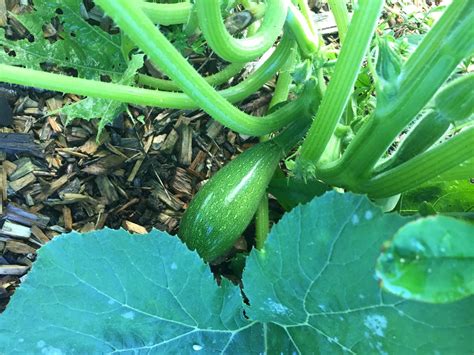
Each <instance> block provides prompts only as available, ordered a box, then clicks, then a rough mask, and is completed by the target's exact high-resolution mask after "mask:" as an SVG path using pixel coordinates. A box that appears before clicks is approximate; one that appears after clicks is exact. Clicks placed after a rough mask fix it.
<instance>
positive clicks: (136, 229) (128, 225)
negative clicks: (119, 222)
mask: <svg viewBox="0 0 474 355" xmlns="http://www.w3.org/2000/svg"><path fill="white" fill-rule="evenodd" d="M123 228H125V229H126V230H127V231H129V232H131V233H137V234H147V233H148V232H147V230H146V228H145V227H142V226H140V225H139V224H136V223H133V222H130V221H124V222H123Z"/></svg>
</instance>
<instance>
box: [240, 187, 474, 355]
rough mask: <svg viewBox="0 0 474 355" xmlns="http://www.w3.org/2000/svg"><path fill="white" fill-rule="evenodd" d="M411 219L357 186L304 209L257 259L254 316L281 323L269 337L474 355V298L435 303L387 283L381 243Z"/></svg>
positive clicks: (249, 277) (329, 350)
mask: <svg viewBox="0 0 474 355" xmlns="http://www.w3.org/2000/svg"><path fill="white" fill-rule="evenodd" d="M406 222H407V219H405V218H402V217H399V216H397V215H394V214H393V215H383V214H382V213H381V211H380V210H379V209H378V208H377V207H375V206H374V205H372V204H371V203H370V202H369V201H368V200H367V199H366V198H365V197H358V196H354V195H350V194H344V195H341V194H336V193H328V194H326V195H324V196H323V197H321V198H319V199H315V200H313V201H312V202H311V203H310V204H308V205H303V206H298V207H296V208H295V209H294V210H293V211H292V212H291V213H289V214H287V215H286V216H284V217H283V218H282V220H281V221H280V222H279V223H278V224H277V225H276V226H275V227H274V228H273V229H272V231H271V234H270V236H269V238H268V242H267V244H266V247H265V250H264V251H262V252H255V251H254V252H253V253H252V254H251V256H250V257H249V260H248V262H247V268H246V270H245V271H244V286H245V287H244V291H245V293H246V295H247V296H248V298H249V302H250V307H247V314H248V315H249V316H250V318H251V319H258V320H259V321H263V322H270V324H272V327H273V328H276V327H277V325H278V327H280V335H277V336H272V335H270V334H268V335H267V339H275V338H276V337H279V338H287V339H290V340H291V342H292V344H293V348H294V349H296V350H297V351H299V352H301V353H303V354H309V353H320V354H335V353H343V352H349V353H350V352H352V353H360V354H372V353H379V354H411V353H420V354H448V353H449V354H468V353H472V351H473V350H474V343H473V342H472V340H471V339H472V337H471V334H472V333H473V332H474V322H473V321H472V320H473V319H474V297H470V298H468V299H466V300H464V301H460V302H456V303H452V304H449V305H431V304H424V303H419V302H413V301H406V300H403V299H401V298H397V297H395V296H391V295H389V294H386V293H383V292H382V291H381V290H380V288H379V287H378V284H377V280H376V277H375V270H374V269H375V264H376V259H377V257H378V254H379V248H380V246H381V244H382V243H383V242H384V241H385V240H387V239H389V238H390V237H391V236H393V235H394V234H395V232H396V231H397V230H398V229H399V228H400V227H401V226H402V225H403V224H405V223H406ZM279 340H280V341H282V340H281V339H279ZM316 349H317V350H316ZM276 351H279V350H278V348H277V347H275V348H274V349H273V351H269V352H270V353H276ZM284 353H286V352H284Z"/></svg>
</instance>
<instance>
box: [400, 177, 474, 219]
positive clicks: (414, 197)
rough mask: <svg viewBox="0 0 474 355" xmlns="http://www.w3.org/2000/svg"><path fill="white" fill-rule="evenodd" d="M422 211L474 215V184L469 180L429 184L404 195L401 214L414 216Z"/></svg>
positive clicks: (401, 202)
mask: <svg viewBox="0 0 474 355" xmlns="http://www.w3.org/2000/svg"><path fill="white" fill-rule="evenodd" d="M420 209H424V210H426V209H429V210H432V211H435V212H439V213H459V214H460V215H463V214H466V215H468V214H469V213H470V214H471V215H472V213H474V184H472V183H471V182H470V181H469V180H467V179H466V180H450V181H439V182H429V183H426V184H424V185H422V186H420V187H418V188H416V189H413V190H410V191H408V192H405V193H404V194H402V197H401V201H400V212H401V213H403V214H413V213H417V212H418V211H420Z"/></svg>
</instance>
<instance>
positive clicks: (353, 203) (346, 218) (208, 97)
mask: <svg viewBox="0 0 474 355" xmlns="http://www.w3.org/2000/svg"><path fill="white" fill-rule="evenodd" d="M80 3H81V2H80V1H77V0H47V1H41V2H40V1H34V6H35V7H36V9H37V11H36V13H35V12H34V13H31V14H26V15H19V16H18V21H20V22H21V23H22V24H23V25H24V26H25V27H26V29H27V30H28V31H30V32H31V33H32V34H33V35H34V36H36V37H38V38H39V39H38V41H39V43H40V48H38V44H37V43H34V44H32V43H28V41H27V40H20V41H12V40H10V39H9V38H8V36H6V35H5V31H4V30H3V29H0V49H1V51H0V81H2V82H8V83H15V84H21V85H28V86H34V87H40V88H44V89H49V90H55V91H59V92H68V93H74V94H78V95H84V96H87V97H88V98H87V99H85V100H92V102H93V103H97V102H99V103H100V102H113V103H115V106H114V105H112V104H111V105H109V107H113V108H114V110H120V109H122V108H123V107H122V106H121V105H122V104H124V103H125V104H126V103H128V104H134V105H149V106H155V107H161V108H177V109H183V108H184V109H188V108H199V109H202V110H203V111H205V112H206V113H207V114H208V115H209V116H210V117H212V118H213V119H215V120H217V121H219V122H220V123H222V124H223V125H225V126H226V127H228V128H229V129H232V130H234V131H236V132H239V133H242V134H247V135H251V136H255V137H260V140H261V143H258V144H256V145H255V146H254V147H252V148H250V149H249V150H247V151H245V152H244V153H242V154H241V155H239V156H238V157H237V158H235V159H234V160H233V161H232V162H230V163H228V165H227V166H225V167H223V168H222V169H221V170H220V171H218V172H217V173H216V174H215V176H213V177H212V178H211V179H210V181H209V182H207V183H206V184H205V185H204V187H202V188H201V189H200V191H199V192H198V193H197V194H196V196H195V197H194V199H193V200H192V202H191V203H190V205H189V207H188V209H187V211H186V212H185V214H184V216H183V218H182V220H181V224H180V231H179V233H178V235H179V237H180V238H181V240H182V241H183V242H184V243H185V245H186V246H187V247H188V248H189V249H191V250H195V251H196V252H197V253H194V252H192V251H189V250H187V249H186V247H185V246H184V245H183V244H182V243H181V242H180V241H179V239H177V238H171V237H170V236H168V235H165V233H161V232H157V231H153V232H151V233H150V235H148V236H146V237H137V236H131V235H129V234H128V233H126V232H124V231H111V230H104V231H97V232H93V233H90V234H86V235H77V234H72V235H66V236H62V237H59V238H57V239H55V240H53V241H52V242H51V243H50V244H48V245H47V246H45V247H44V248H42V249H41V250H40V252H39V255H40V256H39V260H38V262H37V263H36V264H35V266H34V268H33V271H32V272H31V274H30V275H29V276H28V278H27V280H26V282H25V283H24V284H23V285H22V286H21V287H20V288H19V290H18V291H17V292H16V295H15V296H14V298H13V301H12V303H11V305H10V306H9V307H8V309H7V311H6V312H5V314H4V315H1V316H0V329H1V332H0V352H7V351H8V352H12V353H25V352H30V351H31V349H34V350H33V352H38V353H40V352H58V353H62V352H65V353H69V352H71V353H74V352H76V353H89V352H99V353H102V352H105V353H109V352H110V353H113V352H119V351H120V352H134V353H137V352H138V353H141V352H143V353H145V352H146V353H150V352H151V353H155V352H156V353H167V352H171V353H173V352H184V353H191V352H199V351H204V352H205V353H214V352H220V353H252V352H255V353H328V352H331V353H332V352H341V353H342V352H349V353H359V352H360V353H406V352H419V351H421V352H426V353H472V351H473V350H474V349H473V346H472V342H470V340H469V334H470V332H472V331H474V329H473V325H472V317H473V316H474V315H473V314H472V310H474V305H473V302H474V298H473V296H472V294H473V292H474V279H473V276H472V275H473V274H474V269H473V267H474V266H473V265H474V249H473V245H474V239H473V236H474V228H473V226H472V223H470V222H469V221H464V220H458V219H454V218H450V217H445V216H434V217H433V216H432V217H427V218H421V217H420V216H419V215H411V216H409V217H402V216H400V215H398V214H396V213H394V214H386V213H384V212H387V211H391V210H393V209H394V208H395V205H396V204H397V203H398V200H399V199H400V200H401V202H400V203H399V204H398V206H399V207H398V209H399V212H403V211H406V210H408V208H407V209H406V210H404V207H403V206H406V202H404V200H403V198H404V197H406V196H410V195H409V194H410V192H411V191H419V190H417V189H422V188H423V187H425V186H426V185H428V186H431V184H435V183H436V184H444V187H443V189H446V190H448V189H447V188H446V186H458V185H456V184H457V183H458V182H459V181H462V180H464V182H466V180H467V179H469V178H472V177H473V171H474V160H473V159H472V156H473V142H474V114H473V107H474V94H473V90H472V88H473V86H474V74H472V73H469V69H467V70H462V68H461V66H462V65H463V64H464V63H466V62H467V63H470V61H471V58H472V54H473V52H474V42H473V41H472V28H471V27H472V23H473V22H474V3H473V2H471V1H462V0H454V1H453V2H452V4H451V5H449V6H448V7H447V8H446V9H445V10H444V13H443V15H442V16H441V18H440V19H439V20H438V21H437V22H436V23H435V24H434V25H433V27H432V28H431V29H430V30H429V32H428V33H427V34H426V35H424V37H423V39H422V40H421V42H420V43H419V44H418V45H417V46H416V49H414V50H413V51H412V53H410V55H409V56H408V58H405V57H403V55H402V53H401V51H399V50H398V49H397V47H396V45H395V46H394V42H393V41H391V40H390V38H389V36H387V35H383V34H381V33H380V31H379V32H378V33H377V31H376V30H377V26H378V23H379V21H380V16H381V13H382V10H383V8H384V1H383V0H358V1H357V2H355V3H353V4H352V5H353V6H352V8H353V10H354V11H353V14H352V16H349V13H348V11H347V7H346V4H345V1H341V0H329V1H328V3H329V6H330V8H331V10H332V11H333V14H334V16H335V19H336V23H337V27H338V30H339V40H340V44H341V47H340V50H338V51H337V53H336V54H337V55H336V58H334V53H333V52H334V51H333V50H331V48H330V46H329V45H328V43H326V42H325V38H323V36H321V35H320V34H319V33H318V31H317V29H316V26H315V24H314V23H313V21H312V19H311V12H310V9H309V5H308V3H307V2H306V1H305V0H294V1H290V0H267V1H265V2H262V1H260V2H258V1H257V2H255V1H251V0H241V1H219V0H195V1H193V2H191V1H183V2H178V3H164V4H162V3H155V2H145V1H136V2H131V1H127V0H113V1H112V0H95V3H96V4H97V5H98V6H100V7H101V8H102V9H103V11H104V12H105V14H106V15H108V16H110V17H111V19H112V20H113V21H114V22H115V24H116V25H117V27H118V28H119V30H120V34H110V33H106V32H104V31H102V30H98V29H97V28H96V27H94V26H92V25H90V24H89V23H87V22H86V21H84V20H82V19H80V16H78V14H79V13H80ZM237 6H238V7H237ZM57 8H60V9H61V10H63V11H62V16H64V24H63V26H64V28H65V33H66V32H69V33H72V31H74V33H75V35H74V36H69V35H67V34H65V35H64V37H65V40H64V41H63V42H62V41H58V42H56V43H50V42H48V41H42V39H41V36H42V34H41V32H42V30H41V25H40V24H41V21H49V20H50V18H49V17H48V16H50V12H51V10H55V9H57ZM235 9H240V10H245V11H246V12H247V13H248V14H251V17H252V21H253V23H252V24H250V26H249V27H248V28H247V29H246V31H245V33H244V34H243V35H242V36H241V37H239V38H237V37H236V36H233V35H231V34H230V33H229V31H228V29H227V28H226V26H225V24H224V22H223V17H225V16H226V13H228V12H229V11H234V10H235ZM170 25H172V26H182V27H183V29H184V33H186V34H188V35H189V36H191V35H194V34H196V33H200V34H201V35H202V36H203V37H204V39H205V41H206V42H207V45H208V46H209V48H210V49H212V51H213V52H214V53H216V54H217V55H218V56H220V57H221V58H222V59H223V60H224V61H226V62H227V63H228V64H227V66H226V67H225V68H224V69H223V70H222V71H221V72H219V73H217V74H214V75H212V76H208V77H204V76H202V75H201V74H200V73H199V72H198V71H197V70H196V69H195V68H194V67H193V66H192V65H191V64H190V63H189V62H188V61H187V59H186V58H185V57H184V56H183V55H182V54H181V53H180V52H179V51H178V49H177V48H175V46H173V44H172V43H171V42H170V41H169V40H168V39H167V37H166V36H165V34H164V33H163V31H162V26H163V27H165V26H170ZM92 36H93V37H94V38H91V43H93V44H94V46H93V47H92V48H91V49H92V52H94V53H92V54H91V56H89V55H88V53H87V51H86V49H85V48H86V46H85V44H86V43H87V41H88V37H92ZM277 42H278V44H277ZM41 44H43V45H44V47H45V48H46V50H48V51H49V53H50V54H51V55H46V54H47V53H45V48H41ZM274 46H275V47H276V48H275V49H274V51H273V53H272V54H271V55H269V56H268V58H267V59H266V61H265V62H264V63H263V64H262V65H261V66H260V67H259V68H258V69H257V70H255V71H254V72H253V73H252V74H250V75H249V76H248V77H247V78H246V79H244V80H243V81H241V82H240V83H239V84H237V85H235V86H232V87H230V88H227V89H223V90H217V89H216V88H215V86H218V85H219V84H221V83H223V82H226V81H228V79H229V78H231V77H233V76H235V75H236V74H237V73H239V72H240V71H241V69H242V68H243V67H244V66H245V65H246V63H248V62H250V61H253V60H255V59H257V58H259V57H260V56H262V55H263V54H265V53H266V52H268V51H269V50H270V49H271V48H272V47H274ZM101 47H103V48H102V49H101ZM101 50H103V52H102V53H103V55H102V57H104V58H102V57H101V56H100V55H98V53H100V51H101ZM13 53H14V55H13ZM32 53H33V55H32ZM65 53H68V54H65ZM144 55H145V56H146V57H147V59H148V60H150V61H151V62H152V63H153V65H155V67H156V68H159V70H160V71H162V72H163V73H164V74H165V75H166V76H167V77H168V78H169V80H163V79H156V78H153V77H150V76H147V75H144V74H139V73H138V69H140V67H141V65H142V64H143V59H144ZM41 56H42V57H41ZM40 57H41V58H48V61H49V62H50V63H51V64H54V65H56V67H57V68H58V69H64V68H67V67H68V66H70V65H72V66H73V67H74V66H76V67H77V68H80V70H79V69H78V77H73V76H68V75H65V74H57V73H52V72H46V71H43V70H41V64H43V63H42V62H41V60H39V59H38V58H40ZM71 57H73V59H71ZM467 67H469V64H468V65H467ZM361 69H362V70H363V71H364V73H365V74H364V75H366V77H368V78H369V80H370V81H371V85H373V87H374V90H372V91H370V90H368V92H369V93H368V94H367V95H366V98H365V99H364V100H365V101H363V102H362V103H360V105H359V106H361V107H357V108H356V109H354V104H355V105H356V106H357V104H358V98H357V91H356V90H354V88H355V87H357V83H358V81H359V80H360V77H361ZM104 73H107V74H108V76H109V77H110V78H111V79H112V81H111V82H105V81H100V80H99V78H100V75H101V74H104ZM276 73H278V80H277V82H276V85H275V92H274V96H273V99H272V102H271V106H272V108H271V109H270V110H269V111H268V113H267V114H265V115H264V116H262V117H257V116H254V115H251V114H247V113H244V112H243V111H241V110H240V109H239V108H238V107H237V106H234V103H238V102H240V101H242V100H244V99H245V98H247V97H248V96H249V95H251V94H253V93H255V92H257V91H258V90H259V89H260V88H261V87H262V86H263V85H264V84H265V83H267V82H268V81H269V80H271V79H272V78H273V77H274V76H275V74H276ZM290 91H292V92H293V93H294V95H291V96H293V97H295V98H293V99H291V100H290V99H289V96H290V95H289V92H290ZM99 100H107V101H99ZM369 102H370V103H371V105H369V104H368V103H369ZM80 104H81V103H79V105H80ZM363 104H364V105H363ZM362 106H363V107H362ZM85 107H94V105H90V104H88V105H83V106H82V107H80V109H76V110H75V113H76V114H77V113H78V112H79V111H81V110H83V109H84V108H85ZM98 107H101V106H100V105H98ZM65 110H66V112H67V110H68V108H66V109H65ZM71 111H72V112H74V109H73V110H71ZM71 111H70V112H71ZM360 112H364V114H360ZM83 115H84V116H85V117H93V116H94V115H96V116H98V114H97V112H93V113H90V112H89V113H83ZM104 116H106V117H107V118H106V119H104V120H103V121H102V122H101V127H102V128H103V127H105V125H106V124H107V123H108V121H110V119H111V117H113V115H112V114H107V115H105V114H104ZM405 133H406V134H405ZM403 136H404V138H402V139H401V141H400V137H403ZM290 153H291V156H290V157H288V154H290ZM285 158H286V166H287V167H288V168H289V169H287V170H290V172H289V174H290V175H291V176H289V177H288V186H289V184H290V181H293V180H294V181H298V182H297V183H294V184H293V185H292V186H295V188H297V189H298V193H299V195H303V197H297V198H296V201H291V203H288V204H285V203H282V204H283V205H287V206H294V205H297V204H298V202H302V201H304V202H306V201H309V200H311V198H312V197H313V196H314V195H318V194H321V193H323V192H324V191H326V190H329V189H332V190H334V191H331V192H328V193H326V194H325V195H324V196H322V197H316V198H315V199H313V200H312V201H311V202H310V203H308V204H305V205H300V206H298V207H295V208H294V209H293V210H291V211H289V212H288V213H287V214H285V215H284V217H283V218H282V219H281V221H280V222H279V223H278V224H277V225H276V226H274V228H273V229H272V231H271V232H270V233H269V234H268V233H267V231H268V226H269V217H268V200H267V198H266V197H267V196H266V195H267V188H268V186H269V185H270V186H271V185H272V180H275V179H278V178H279V179H281V174H283V173H282V172H281V170H280V169H279V164H280V161H281V160H282V159H285ZM279 174H280V175H279ZM453 180H455V181H456V183H455V182H453V183H452V184H451V181H453ZM280 186H281V185H280ZM305 186H308V187H310V188H305ZM459 186H464V185H462V184H461V185H459ZM282 188H283V189H284V188H285V186H283V187H282ZM469 189H470V190H469V191H471V193H473V192H472V186H469ZM287 191H290V190H289V189H288V190H287ZM354 193H357V194H358V195H355V194H354ZM289 194H290V192H288V195H289ZM275 195H276V194H275ZM283 195H285V194H284V193H283ZM296 195H298V194H296ZM362 195H366V196H362ZM400 196H401V198H400ZM277 197H278V196H277ZM369 199H371V200H372V202H371V201H370V200H369ZM470 201H471V200H470ZM430 207H432V210H430V213H432V212H433V211H434V212H435V213H436V211H437V210H436V208H438V207H436V206H432V205H430ZM435 207H436V208H435ZM469 209H472V206H470V207H468V208H467V209H466V210H463V211H455V212H460V214H459V213H458V215H460V216H461V217H469ZM420 212H421V210H420ZM439 212H447V211H445V210H443V209H441V210H439ZM448 212H452V211H448ZM256 213H257V216H258V218H257V220H256V230H257V236H256V240H255V244H256V246H257V248H255V249H254V250H252V251H251V252H250V255H249V256H248V259H247V263H246V267H245V269H244V271H243V278H242V284H243V288H242V290H241V289H239V287H237V286H235V285H232V284H231V283H230V282H229V281H227V280H226V279H223V280H222V282H221V285H220V286H218V285H217V284H216V283H215V281H214V279H213V275H212V274H211V272H210V271H209V268H208V264H206V263H211V264H216V263H219V262H222V261H223V260H226V259H228V258H231V257H232V247H233V245H234V244H235V242H236V241H237V240H238V238H239V237H240V236H241V235H242V233H244V230H245V229H246V227H247V226H248V225H249V224H250V223H251V221H252V218H253V217H254V215H255V214H256ZM267 234H268V236H269V238H268V241H267V242H265V240H266V238H267ZM430 234H433V237H430ZM381 246H382V253H381V254H380V247H381ZM79 249H83V250H92V251H91V252H90V255H87V258H88V260H89V265H88V266H87V267H86V265H84V264H83V261H84V256H82V255H80V254H78V253H77V250H79ZM102 252H103V253H102ZM198 255H199V257H198ZM375 273H376V275H377V278H378V279H379V280H380V283H381V286H382V288H384V289H385V290H386V291H389V292H390V293H388V292H386V291H384V290H382V288H380V287H379V285H378V283H377V280H376V279H375V278H374V274H375ZM241 291H242V292H243V293H244V294H245V300H243V299H242V297H241ZM35 302H36V305H35ZM441 303H442V304H441ZM32 308H34V309H35V310H34V311H31V309H32ZM26 312H28V313H26ZM65 315H67V316H65ZM27 316H28V317H27ZM33 327H34V329H35V331H33ZM24 332H28V337H25V338H22V335H21V334H22V333H24Z"/></svg>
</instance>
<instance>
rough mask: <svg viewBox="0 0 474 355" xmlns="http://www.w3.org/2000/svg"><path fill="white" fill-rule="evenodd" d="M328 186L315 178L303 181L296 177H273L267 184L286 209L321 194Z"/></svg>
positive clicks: (288, 209)
mask: <svg viewBox="0 0 474 355" xmlns="http://www.w3.org/2000/svg"><path fill="white" fill-rule="evenodd" d="M328 190H330V187H329V186H328V185H326V184H323V183H322V182H319V181H316V180H309V181H306V182H305V181H303V180H301V179H299V178H298V177H295V176H292V177H285V176H279V177H273V179H272V181H270V185H269V186H268V192H270V193H271V194H272V195H273V196H275V198H276V199H277V200H278V202H279V203H280V204H281V205H282V206H283V208H284V209H285V210H287V211H290V210H291V209H293V208H294V207H296V206H297V205H299V204H302V203H307V202H309V201H311V200H312V199H313V198H314V197H316V196H321V195H323V194H324V193H325V192H326V191H328Z"/></svg>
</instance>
